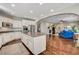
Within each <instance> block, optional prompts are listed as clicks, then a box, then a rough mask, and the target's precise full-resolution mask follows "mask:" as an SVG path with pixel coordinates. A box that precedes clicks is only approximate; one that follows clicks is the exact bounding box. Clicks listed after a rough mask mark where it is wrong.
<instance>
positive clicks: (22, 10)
mask: <svg viewBox="0 0 79 59" xmlns="http://www.w3.org/2000/svg"><path fill="white" fill-rule="evenodd" d="M0 6H2V7H4V8H6V9H7V10H8V11H9V13H11V14H12V15H15V16H18V17H27V18H32V19H37V20H38V19H41V18H44V17H47V16H50V15H54V14H57V13H65V12H67V13H68V12H69V13H70V12H71V13H78V14H79V12H78V10H79V4H75V3H44V4H40V3H0Z"/></svg>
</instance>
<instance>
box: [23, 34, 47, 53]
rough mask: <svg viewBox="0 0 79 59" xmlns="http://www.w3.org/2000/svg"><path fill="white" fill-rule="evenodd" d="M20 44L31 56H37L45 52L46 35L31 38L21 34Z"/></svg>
mask: <svg viewBox="0 0 79 59" xmlns="http://www.w3.org/2000/svg"><path fill="white" fill-rule="evenodd" d="M22 42H23V43H24V44H25V45H26V46H27V47H28V49H29V50H30V51H31V52H32V53H33V54H39V53H41V52H43V51H44V50H46V35H42V36H38V37H32V36H29V35H26V34H23V37H22Z"/></svg>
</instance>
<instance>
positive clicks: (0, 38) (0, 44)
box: [0, 34, 3, 48]
mask: <svg viewBox="0 0 79 59" xmlns="http://www.w3.org/2000/svg"><path fill="white" fill-rule="evenodd" d="M2 39H3V38H2V34H0V48H1V46H2Z"/></svg>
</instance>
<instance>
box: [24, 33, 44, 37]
mask: <svg viewBox="0 0 79 59" xmlns="http://www.w3.org/2000/svg"><path fill="white" fill-rule="evenodd" d="M23 33H24V34H26V35H28V36H31V37H38V36H42V35H45V34H43V33H30V32H28V33H25V32H23Z"/></svg>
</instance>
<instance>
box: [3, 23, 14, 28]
mask: <svg viewBox="0 0 79 59" xmlns="http://www.w3.org/2000/svg"><path fill="white" fill-rule="evenodd" d="M2 27H7V28H12V27H13V24H12V23H9V22H2Z"/></svg>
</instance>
